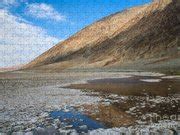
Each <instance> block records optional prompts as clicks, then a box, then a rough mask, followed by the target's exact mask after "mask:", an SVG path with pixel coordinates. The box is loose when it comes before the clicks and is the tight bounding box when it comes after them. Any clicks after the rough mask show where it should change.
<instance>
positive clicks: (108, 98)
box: [0, 71, 180, 135]
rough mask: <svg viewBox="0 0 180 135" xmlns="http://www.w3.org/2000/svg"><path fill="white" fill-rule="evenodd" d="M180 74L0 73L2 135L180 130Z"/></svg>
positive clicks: (172, 131) (0, 132)
mask: <svg viewBox="0 0 180 135" xmlns="http://www.w3.org/2000/svg"><path fill="white" fill-rule="evenodd" d="M179 106H180V76H168V75H165V74H161V73H152V72H141V71H113V72H112V71H111V72H109V71H81V72H80V71H64V72H61V73H36V72H34V73H33V72H23V71H16V72H9V73H1V74H0V134H2V135H3V134H18V135H21V134H26V135H32V134H35V135H36V134H37V135H39V134H40V135H46V134H47V135H48V134H57V135H58V134H73V135H74V134H78V133H87V134H102V135H104V134H119V133H125V134H131V133H135V134H138V133H142V134H148V133H151V134H163V135H165V134H167V135H171V134H178V133H180V127H179V126H180V123H179V122H180V121H179V120H180V118H179V117H180V116H179V115H180V110H179Z"/></svg>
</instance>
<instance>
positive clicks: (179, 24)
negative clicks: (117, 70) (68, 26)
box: [24, 0, 180, 70]
mask: <svg viewBox="0 0 180 135" xmlns="http://www.w3.org/2000/svg"><path fill="white" fill-rule="evenodd" d="M178 14H179V2H178V0H174V1H171V0H160V1H155V2H153V3H152V4H149V5H144V6H139V7H135V8H131V9H129V10H126V11H124V12H120V13H116V14H113V15H110V16H108V17H106V18H103V19H102V20H100V21H97V22H95V23H94V24H92V25H90V26H88V27H86V28H84V29H82V30H81V31H80V32H78V33H76V34H75V35H73V36H72V37H70V38H68V39H67V40H65V41H63V42H61V43H59V44H57V45H56V46H54V47H53V48H51V49H50V50H48V51H47V52H45V53H43V54H42V55H40V56H39V57H37V58H36V59H35V60H33V61H32V62H30V63H29V64H27V65H26V66H25V67H24V68H25V69H46V70H61V69H65V68H70V67H106V66H117V65H122V64H126V63H128V62H132V61H137V60H141V59H143V60H144V59H148V60H149V59H158V60H161V59H165V60H166V59H167V60H169V59H171V58H178V57H179V54H180V53H179V50H178V49H179V48H178V47H179V46H180V45H179V34H180V20H179V18H178Z"/></svg>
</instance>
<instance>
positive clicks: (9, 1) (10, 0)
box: [1, 0, 16, 5]
mask: <svg viewBox="0 0 180 135" xmlns="http://www.w3.org/2000/svg"><path fill="white" fill-rule="evenodd" d="M1 1H2V4H4V5H13V4H16V0H1Z"/></svg>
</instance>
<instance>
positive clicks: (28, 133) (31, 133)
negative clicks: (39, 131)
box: [24, 132, 33, 135]
mask: <svg viewBox="0 0 180 135" xmlns="http://www.w3.org/2000/svg"><path fill="white" fill-rule="evenodd" d="M24 135H33V132H26V133H25V134H24Z"/></svg>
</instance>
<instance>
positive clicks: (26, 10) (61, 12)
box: [0, 0, 151, 67]
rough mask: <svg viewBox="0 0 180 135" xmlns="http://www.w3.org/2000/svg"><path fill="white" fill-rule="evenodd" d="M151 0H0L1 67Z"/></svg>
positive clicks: (31, 57) (25, 60) (23, 58)
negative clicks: (112, 15)
mask: <svg viewBox="0 0 180 135" xmlns="http://www.w3.org/2000/svg"><path fill="white" fill-rule="evenodd" d="M149 2H151V0H0V19H1V20H0V25H1V26H2V27H0V33H1V34H0V58H1V61H0V67H6V66H13V65H18V64H24V63H27V62H29V61H31V60H32V59H34V58H35V57H37V56H38V55H40V54H41V53H43V52H44V51H46V50H48V49H49V48H51V47H52V46H53V45H54V44H56V43H58V42H59V41H61V40H64V39H66V38H68V37H69V36H71V35H73V34H74V33H76V32H77V31H79V30H81V29H82V28H84V27H85V26H87V25H89V24H91V23H93V22H94V21H97V20H99V19H101V18H103V17H105V16H108V15H110V14H113V13H115V12H118V11H122V10H124V9H127V8H129V7H133V6H137V5H143V4H145V3H149Z"/></svg>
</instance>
